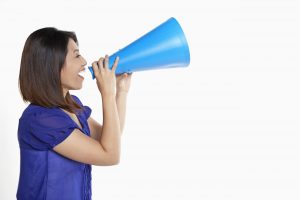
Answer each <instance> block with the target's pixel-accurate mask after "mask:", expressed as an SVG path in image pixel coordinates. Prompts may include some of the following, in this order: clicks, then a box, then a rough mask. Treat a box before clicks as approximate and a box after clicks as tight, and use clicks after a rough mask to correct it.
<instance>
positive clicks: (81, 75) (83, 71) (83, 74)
mask: <svg viewBox="0 0 300 200" xmlns="http://www.w3.org/2000/svg"><path fill="white" fill-rule="evenodd" d="M78 75H79V76H80V77H81V78H83V79H84V76H85V70H82V71H80V72H79V73H78Z"/></svg>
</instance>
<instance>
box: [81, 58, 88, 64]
mask: <svg viewBox="0 0 300 200" xmlns="http://www.w3.org/2000/svg"><path fill="white" fill-rule="evenodd" d="M81 60H82V66H85V65H86V64H87V62H86V60H85V59H84V57H82V56H81Z"/></svg>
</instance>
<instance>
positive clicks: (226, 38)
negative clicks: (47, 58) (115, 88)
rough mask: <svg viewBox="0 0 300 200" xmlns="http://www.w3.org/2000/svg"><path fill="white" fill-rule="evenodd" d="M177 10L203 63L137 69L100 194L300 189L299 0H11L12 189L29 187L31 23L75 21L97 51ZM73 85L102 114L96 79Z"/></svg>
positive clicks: (2, 193)
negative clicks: (118, 151)
mask: <svg viewBox="0 0 300 200" xmlns="http://www.w3.org/2000/svg"><path fill="white" fill-rule="evenodd" d="M169 17H175V18H177V20H178V21H179V22H180V23H181V25H182V27H183V29H184V31H185V33H186V36H187V39H188V42H189V45H190V51H191V64H190V66H189V67H188V68H178V69H168V70H157V71H147V72H138V73H135V74H133V80H132V87H131V91H130V94H129V97H128V114H127V122H126V127H125V132H124V136H123V142H122V158H121V163H120V164H119V165H118V166H113V167H93V180H92V181H93V182H92V183H93V199H106V200H119V199H122V200H135V199H136V200H137V199H139V200H140V199H143V200H153V199H155V200H165V199H188V200H200V199H201V200H223V199H230V200H233V199H235V200H241V199H243V200H247V199H249V200H253V199H255V200H257V199H263V200H265V199H272V200H275V199H284V200H286V199H289V200H293V199H300V189H299V188H300V170H299V169H300V104H299V102H300V95H299V86H300V79H299V77H300V65H299V64H300V58H299V55H300V37H299V34H300V26H299V24H300V2H299V1H297V0H274V1H273V0H228V1H222V0H210V1H202V0H200V1H196V0H185V1H174V0H166V1H162V0H160V1H159V0H152V1H138V0H128V1H114V0H110V1H96V0H94V1H76V0H72V1H61V0H52V1H45V2H43V1H32V0H26V1H16V0H0V22H1V37H0V57H1V61H0V62H1V65H0V66H1V73H2V76H1V80H0V81H1V84H0V85H1V88H0V89H1V105H0V108H1V118H0V119H1V120H0V123H1V132H0V134H1V140H0V144H1V145H0V150H1V151H0V154H1V155H0V156H1V165H0V177H1V178H0V187H1V188H0V199H5V200H9V199H15V194H16V190H17V184H18V178H19V147H18V141H17V127H18V119H19V117H20V115H21V113H22V111H23V109H24V108H25V107H26V106H27V105H26V104H24V103H23V102H22V100H21V97H20V94H19V91H18V73H19V64H20V56H21V52H22V48H23V45H24V43H25V40H26V38H27V37H28V35H29V34H30V33H31V32H33V31H34V30H36V29H38V28H42V27H46V26H54V27H57V28H59V29H63V30H72V31H75V32H76V33H77V36H78V39H79V45H80V51H81V54H82V55H83V56H85V58H86V59H87V61H88V63H91V62H92V61H94V60H96V59H98V58H99V56H103V55H104V54H106V53H107V54H111V53H113V52H114V51H116V50H118V49H119V48H122V47H124V46H125V45H127V44H128V43H130V42H132V41H133V40H135V39H137V38H138V37H140V36H141V35H143V34H145V33H146V32H148V31H150V30H151V29H152V28H154V27H156V26H157V25H159V24H160V23H162V22H164V21H165V20H167V19H168V18H169ZM73 94H76V95H78V96H79V97H80V98H81V100H82V101H83V102H84V103H85V104H86V105H89V106H90V107H91V108H92V109H93V113H92V116H93V117H94V118H96V119H98V120H99V121H100V122H102V110H101V99H100V95H99V92H98V91H97V88H96V84H95V82H94V81H92V80H91V79H90V78H86V79H85V82H84V87H83V89H82V90H80V91H74V92H73Z"/></svg>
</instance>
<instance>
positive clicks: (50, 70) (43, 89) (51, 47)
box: [19, 27, 81, 113]
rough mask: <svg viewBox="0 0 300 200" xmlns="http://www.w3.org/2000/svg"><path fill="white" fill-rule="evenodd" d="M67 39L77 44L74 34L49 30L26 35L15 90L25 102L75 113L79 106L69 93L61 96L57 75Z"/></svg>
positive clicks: (49, 28)
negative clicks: (17, 86) (18, 89)
mask: <svg viewBox="0 0 300 200" xmlns="http://www.w3.org/2000/svg"><path fill="white" fill-rule="evenodd" d="M69 39H73V40H74V41H75V42H76V43H77V44H78V41H77V37H76V34H75V33H74V32H68V31H61V30H58V29H56V28H53V27H48V28H42V29H39V30H37V31H35V32H33V33H31V34H30V35H29V37H28V38H27V40H26V42H25V45H24V49H23V52H22V58H21V66H20V74H19V88H20V92H21V95H22V98H23V100H24V101H25V102H31V103H33V104H37V105H40V106H43V107H49V108H51V107H60V108H63V109H66V110H68V111H70V112H73V113H74V112H75V110H76V109H80V108H81V106H80V105H79V104H78V103H76V102H75V101H74V100H73V99H72V97H71V95H70V93H69V92H68V93H67V95H66V97H64V96H63V89H62V86H61V79H60V72H61V70H62V68H63V65H64V63H65V59H66V55H67V52H68V49H67V46H68V42H69Z"/></svg>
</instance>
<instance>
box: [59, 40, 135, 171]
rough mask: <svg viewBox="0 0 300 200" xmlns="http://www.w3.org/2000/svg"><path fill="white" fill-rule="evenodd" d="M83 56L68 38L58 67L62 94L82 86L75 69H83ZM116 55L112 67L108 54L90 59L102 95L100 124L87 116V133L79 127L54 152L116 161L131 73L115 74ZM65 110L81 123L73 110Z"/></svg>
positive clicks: (91, 160)
mask: <svg viewBox="0 0 300 200" xmlns="http://www.w3.org/2000/svg"><path fill="white" fill-rule="evenodd" d="M85 65H86V60H85V59H84V58H83V57H82V56H81V55H80V53H79V50H78V47H77V45H76V43H75V42H74V41H73V40H72V39H70V40H69V43H68V53H67V56H66V61H65V64H64V66H63V69H62V71H61V83H62V88H63V95H64V96H65V95H66V93H67V92H68V91H69V90H78V89H81V88H82V83H83V80H84V79H83V78H82V77H81V76H79V75H78V73H79V72H80V71H82V70H84V66H85ZM117 65H118V58H117V59H116V61H115V62H114V65H113V67H112V69H111V70H110V69H109V66H108V56H107V55H106V56H105V58H103V57H101V58H100V59H99V60H98V61H95V62H93V63H92V67H93V70H94V73H95V77H96V83H97V86H98V90H99V92H100V94H101V98H102V108H103V109H102V110H103V123H102V124H103V125H101V124H100V123H99V122H97V121H96V120H95V119H93V118H92V117H90V118H89V119H88V125H89V128H90V132H91V137H89V136H87V135H85V134H84V133H82V132H81V131H80V130H79V129H74V131H73V132H72V133H71V134H70V135H69V137H67V138H66V139H65V140H64V141H63V142H61V143H60V144H58V145H57V146H55V147H54V148H53V150H54V151H56V152H57V153H59V154H61V155H63V156H65V157H67V158H70V159H72V160H75V161H78V162H82V163H86V164H92V165H98V166H105V165H116V164H118V163H119V161H120V148H121V134H122V131H123V128H124V122H125V114H126V101H127V94H128V91H129V88H130V82H131V76H132V74H122V75H119V76H117V77H116V76H115V70H116V68H117ZM63 111H64V112H66V113H67V114H68V115H69V116H70V117H71V118H72V119H73V120H74V121H75V122H76V123H77V124H78V125H79V127H81V125H80V123H79V120H78V118H77V117H76V115H75V114H74V113H70V112H68V111H66V110H63Z"/></svg>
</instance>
